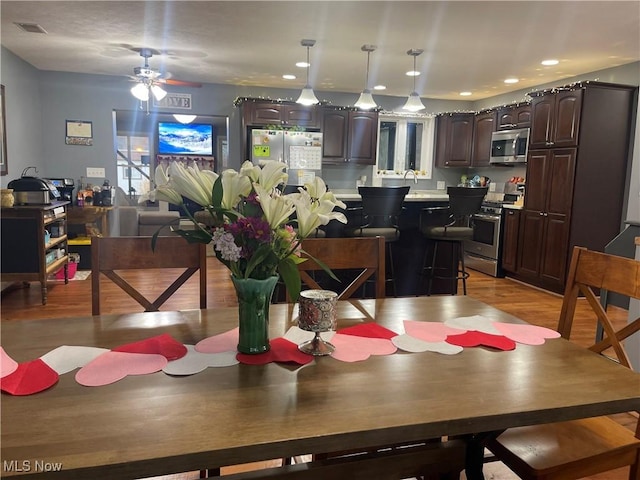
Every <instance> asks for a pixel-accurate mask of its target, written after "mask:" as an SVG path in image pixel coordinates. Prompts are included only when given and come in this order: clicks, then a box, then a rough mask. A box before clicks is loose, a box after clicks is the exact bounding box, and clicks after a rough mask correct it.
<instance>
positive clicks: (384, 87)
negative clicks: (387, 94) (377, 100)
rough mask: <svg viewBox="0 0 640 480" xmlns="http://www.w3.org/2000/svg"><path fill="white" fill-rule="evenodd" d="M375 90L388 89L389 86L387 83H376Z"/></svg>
mask: <svg viewBox="0 0 640 480" xmlns="http://www.w3.org/2000/svg"><path fill="white" fill-rule="evenodd" d="M373 89H374V90H386V89H387V86H386V85H376V86H375V87H373Z"/></svg>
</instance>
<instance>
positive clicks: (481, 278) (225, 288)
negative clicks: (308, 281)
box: [0, 257, 637, 480]
mask: <svg viewBox="0 0 640 480" xmlns="http://www.w3.org/2000/svg"><path fill="white" fill-rule="evenodd" d="M207 264H208V269H207V277H208V284H209V285H210V288H209V290H208V300H207V306H208V308H215V307H220V306H233V305H236V304H237V301H236V297H235V292H234V290H233V286H232V284H231V280H230V278H229V271H228V270H227V269H226V268H225V267H224V266H222V265H221V264H220V263H219V262H218V261H217V260H216V259H215V257H209V258H208V259H207ZM470 273H471V277H470V278H469V280H468V283H467V290H468V295H469V296H470V297H473V298H476V299H478V300H480V301H482V302H485V303H487V304H489V305H492V306H494V307H496V308H498V309H500V310H503V311H505V312H508V313H510V314H512V315H515V316H517V317H519V318H521V319H523V320H525V321H527V322H529V323H531V324H533V325H540V326H544V327H549V328H555V327H556V324H557V320H558V315H559V312H560V306H561V303H562V297H561V296H559V295H556V294H553V293H549V292H546V291H543V290H539V289H535V288H532V287H530V286H527V285H524V284H521V283H519V282H516V281H514V280H511V279H508V278H506V279H505V278H493V277H490V276H488V275H484V274H482V273H477V272H474V271H470ZM170 274H171V272H166V275H164V274H162V273H161V274H158V273H157V271H155V272H154V273H147V274H146V275H143V276H140V277H139V278H137V279H136V280H138V281H142V282H146V283H148V288H149V294H150V295H151V294H153V293H156V295H158V294H159V293H160V292H161V291H162V290H163V288H162V285H163V284H164V283H166V284H167V285H168V284H169V283H170V280H168V278H169V277H170ZM3 286H4V285H3ZM101 288H103V294H104V296H103V301H102V308H103V313H105V314H106V313H128V312H131V311H142V309H141V307H140V306H139V305H138V304H137V303H136V302H135V301H134V300H131V299H128V298H127V297H126V295H125V294H124V293H123V292H122V291H121V290H119V288H118V287H116V286H115V285H113V284H112V283H111V282H109V281H106V280H105V281H103V286H102V287H101ZM40 293H41V290H40V284H39V283H32V284H31V286H30V288H23V287H22V286H18V288H7V289H4V290H3V292H2V301H1V304H0V319H1V320H2V322H6V321H29V320H32V319H52V326H53V325H54V324H55V319H56V318H61V317H78V316H90V315H91V281H90V280H89V279H87V280H81V281H80V280H79V281H70V282H69V283H68V284H67V285H65V284H64V282H62V281H50V282H48V301H47V304H46V305H42V304H41V296H40ZM197 306H198V285H197V280H196V279H195V278H193V279H191V280H189V282H188V283H187V284H186V285H185V286H183V287H182V288H181V289H180V290H179V291H178V292H177V293H176V294H174V296H173V297H172V298H171V299H169V300H168V302H167V303H166V304H165V305H164V306H163V307H162V310H181V309H191V308H197ZM611 311H612V315H613V317H614V318H615V319H616V321H617V322H626V320H627V312H626V311H625V310H622V309H619V308H616V307H611ZM593 318H594V317H593V315H592V314H590V313H589V308H588V306H587V305H586V302H585V304H583V305H579V307H578V311H577V315H576V320H575V323H574V333H573V335H572V339H571V340H572V341H574V342H576V343H578V344H580V345H584V346H586V345H588V344H589V342H590V341H592V339H593V336H594V328H593V325H594V320H593ZM614 418H615V419H616V420H617V421H619V422H620V423H621V424H623V425H625V426H627V427H628V428H630V429H634V428H635V423H636V421H637V420H636V418H635V417H633V416H632V415H630V414H622V415H617V416H615V417H614ZM266 465H267V464H265V463H260V464H253V465H249V466H246V468H250V469H253V468H261V467H263V466H266ZM232 471H233V472H234V473H235V472H237V471H238V469H237V468H234V469H228V470H223V474H224V473H231V472H232ZM485 477H486V478H487V480H491V479H494V480H512V479H514V478H516V477H515V475H514V474H513V473H512V472H511V471H510V470H508V469H507V468H506V467H505V466H504V465H502V464H501V463H499V462H495V463H490V464H487V465H486V466H485ZM160 478H162V479H163V480H190V479H193V478H198V474H197V472H194V473H190V474H183V475H171V476H168V477H160ZM590 478H592V479H595V480H625V479H627V478H628V468H624V469H618V470H614V471H612V472H608V473H606V474H602V475H598V476H595V477H590Z"/></svg>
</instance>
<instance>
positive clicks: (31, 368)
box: [0, 358, 60, 395]
mask: <svg viewBox="0 0 640 480" xmlns="http://www.w3.org/2000/svg"><path fill="white" fill-rule="evenodd" d="M59 378H60V377H59V376H58V374H57V373H56V372H55V371H54V370H53V369H52V368H51V367H50V366H49V365H47V364H46V363H44V362H43V361H42V360H41V359H39V358H36V359H35V360H31V361H30V362H25V363H21V364H19V365H18V368H17V369H16V370H15V371H14V372H13V373H11V374H9V375H7V376H6V377H3V378H1V379H0V390H2V391H3V392H7V393H10V394H11V395H32V394H34V393H38V392H42V391H43V390H46V389H47V388H50V387H52V386H54V385H55V384H56V383H57V382H58V379H59Z"/></svg>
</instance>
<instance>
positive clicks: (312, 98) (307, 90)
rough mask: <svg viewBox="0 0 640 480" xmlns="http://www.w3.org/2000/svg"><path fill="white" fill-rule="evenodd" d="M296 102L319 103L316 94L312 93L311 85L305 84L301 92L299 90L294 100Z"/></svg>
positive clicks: (304, 103)
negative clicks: (298, 94)
mask: <svg viewBox="0 0 640 480" xmlns="http://www.w3.org/2000/svg"><path fill="white" fill-rule="evenodd" d="M296 103H299V104H301V105H317V104H318V103H320V100H318V98H317V97H316V94H315V93H313V89H312V88H311V85H305V86H304V88H303V89H302V92H300V96H299V97H298V99H297V100H296Z"/></svg>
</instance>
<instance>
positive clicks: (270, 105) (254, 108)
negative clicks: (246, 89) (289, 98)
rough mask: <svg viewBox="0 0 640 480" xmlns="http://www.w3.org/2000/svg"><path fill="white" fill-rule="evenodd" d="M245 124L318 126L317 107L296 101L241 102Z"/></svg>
mask: <svg viewBox="0 0 640 480" xmlns="http://www.w3.org/2000/svg"><path fill="white" fill-rule="evenodd" d="M242 108H243V117H244V123H245V124H246V125H263V126H266V125H276V126H282V127H306V128H319V126H320V121H319V114H318V110H319V108H318V107H316V106H315V105H312V106H304V105H299V104H297V103H283V102H266V101H265V102H256V101H247V102H245V103H243V106H242Z"/></svg>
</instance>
